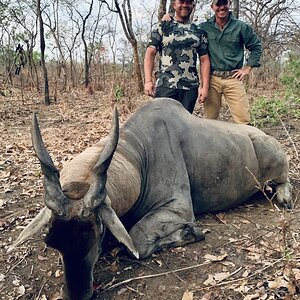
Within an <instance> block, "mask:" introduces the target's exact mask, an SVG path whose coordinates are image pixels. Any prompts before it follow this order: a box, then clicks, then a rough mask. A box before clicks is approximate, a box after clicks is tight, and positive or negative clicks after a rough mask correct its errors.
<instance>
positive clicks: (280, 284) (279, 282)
mask: <svg viewBox="0 0 300 300" xmlns="http://www.w3.org/2000/svg"><path fill="white" fill-rule="evenodd" d="M268 286H269V288H270V289H272V290H277V289H280V288H287V289H288V291H289V293H290V294H295V292H296V288H295V286H294V285H293V284H292V283H290V282H288V281H286V280H284V279H283V278H282V277H277V278H276V279H275V280H274V281H268Z"/></svg>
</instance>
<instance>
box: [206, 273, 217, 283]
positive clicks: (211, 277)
mask: <svg viewBox="0 0 300 300" xmlns="http://www.w3.org/2000/svg"><path fill="white" fill-rule="evenodd" d="M203 284H204V285H212V286H214V285H216V284H217V282H216V281H215V279H214V277H213V276H212V275H211V274H209V275H208V278H207V279H206V280H205V281H204V282H203Z"/></svg>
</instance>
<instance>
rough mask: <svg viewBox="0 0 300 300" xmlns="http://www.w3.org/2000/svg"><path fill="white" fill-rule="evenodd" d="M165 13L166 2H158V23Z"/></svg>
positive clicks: (165, 0) (163, 0) (164, 0)
mask: <svg viewBox="0 0 300 300" xmlns="http://www.w3.org/2000/svg"><path fill="white" fill-rule="evenodd" d="M166 12H167V0H160V2H159V8H158V22H159V21H160V20H161V19H162V17H163V16H164V15H165V14H166Z"/></svg>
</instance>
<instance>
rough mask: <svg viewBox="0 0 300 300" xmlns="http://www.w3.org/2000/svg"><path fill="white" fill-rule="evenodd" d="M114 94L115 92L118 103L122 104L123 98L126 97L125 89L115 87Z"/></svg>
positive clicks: (119, 86)
mask: <svg viewBox="0 0 300 300" xmlns="http://www.w3.org/2000/svg"><path fill="white" fill-rule="evenodd" d="M113 92H114V96H115V100H116V101H117V102H120V101H121V100H122V97H124V95H125V93H124V89H123V87H122V86H121V85H119V84H117V85H115V86H114V90H113Z"/></svg>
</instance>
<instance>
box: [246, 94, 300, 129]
mask: <svg viewBox="0 0 300 300" xmlns="http://www.w3.org/2000/svg"><path fill="white" fill-rule="evenodd" d="M285 118H297V119H300V97H298V96H297V95H295V94H293V93H289V92H286V93H285V94H284V95H282V96H281V95H275V96H273V97H266V96H261V97H259V98H258V99H257V100H256V101H254V102H253V104H252V107H251V120H252V125H253V126H256V127H263V126H265V125H267V124H272V125H276V124H279V123H280V120H281V119H285Z"/></svg>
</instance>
